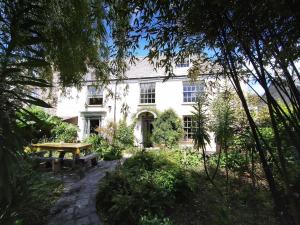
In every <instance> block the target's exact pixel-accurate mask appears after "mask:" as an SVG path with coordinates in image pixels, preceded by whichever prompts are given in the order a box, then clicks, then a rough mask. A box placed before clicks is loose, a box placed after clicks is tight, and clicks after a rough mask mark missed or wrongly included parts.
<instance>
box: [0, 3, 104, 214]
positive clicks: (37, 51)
mask: <svg viewBox="0 0 300 225" xmlns="http://www.w3.org/2000/svg"><path fill="white" fill-rule="evenodd" d="M105 16H106V14H105V10H104V3H103V2H102V1H100V0H78V1H56V0H51V1H43V0H37V1H31V0H23V1H19V0H3V1H1V2H0V27H1V32H0V143H1V144H0V208H1V212H0V214H1V218H2V217H3V211H2V209H4V214H5V212H7V211H5V210H7V209H8V207H7V205H9V204H10V203H11V200H12V196H13V190H14V184H15V182H14V181H15V179H14V174H15V173H16V170H17V161H18V159H19V158H20V157H21V156H22V149H23V146H22V136H20V135H19V134H18V133H17V126H16V119H17V115H18V114H19V113H29V112H28V111H27V110H26V108H25V107H24V106H25V105H31V104H33V105H38V106H42V107H50V106H49V105H48V104H47V103H46V102H44V101H42V100H40V99H39V98H38V97H36V96H35V94H34V90H35V89H36V88H46V87H51V82H52V78H53V76H52V75H53V72H54V71H56V72H58V75H57V76H58V82H59V84H60V85H61V86H62V87H65V86H70V85H75V86H77V87H79V86H80V84H81V81H82V80H83V75H84V74H85V73H86V72H87V70H88V68H93V69H94V71H95V75H96V78H97V79H98V80H99V81H100V80H102V81H105V80H106V76H107V74H109V73H108V64H107V60H108V47H107V46H106V42H105V35H106V32H105V26H104V23H105V21H104V19H105Z"/></svg>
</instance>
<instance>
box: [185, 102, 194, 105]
mask: <svg viewBox="0 0 300 225" xmlns="http://www.w3.org/2000/svg"><path fill="white" fill-rule="evenodd" d="M195 104H196V102H183V103H181V105H195Z"/></svg>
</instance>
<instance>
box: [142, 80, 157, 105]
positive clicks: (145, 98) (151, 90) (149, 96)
mask: <svg viewBox="0 0 300 225" xmlns="http://www.w3.org/2000/svg"><path fill="white" fill-rule="evenodd" d="M140 85H141V86H140V103H142V104H149V103H155V83H154V82H153V83H142V84H140Z"/></svg>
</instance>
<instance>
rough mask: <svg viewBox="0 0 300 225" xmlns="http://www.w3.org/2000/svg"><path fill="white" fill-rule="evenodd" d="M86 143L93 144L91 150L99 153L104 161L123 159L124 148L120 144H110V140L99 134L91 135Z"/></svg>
mask: <svg viewBox="0 0 300 225" xmlns="http://www.w3.org/2000/svg"><path fill="white" fill-rule="evenodd" d="M84 142H85V143H89V144H91V145H92V148H91V150H92V151H93V152H95V153H98V154H99V156H100V157H101V158H103V159H104V160H115V159H120V158H121V157H122V149H123V146H120V144H118V142H113V143H109V141H108V140H106V139H104V138H103V137H102V136H100V135H97V134H91V135H90V136H88V137H87V138H86V139H85V140H84Z"/></svg>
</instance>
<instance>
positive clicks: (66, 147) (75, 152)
mask: <svg viewBox="0 0 300 225" xmlns="http://www.w3.org/2000/svg"><path fill="white" fill-rule="evenodd" d="M90 147H91V144H86V143H52V142H50V143H40V144H32V145H31V148H32V149H34V150H36V151H50V154H51V153H52V152H53V151H57V152H59V153H60V156H59V158H61V159H63V158H64V155H65V153H67V152H70V153H72V156H73V165H74V164H75V162H76V160H77V159H79V158H80V152H81V151H83V150H88V149H89V148H90ZM51 155H52V154H51Z"/></svg>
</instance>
